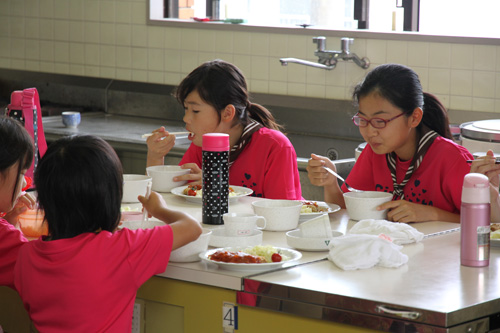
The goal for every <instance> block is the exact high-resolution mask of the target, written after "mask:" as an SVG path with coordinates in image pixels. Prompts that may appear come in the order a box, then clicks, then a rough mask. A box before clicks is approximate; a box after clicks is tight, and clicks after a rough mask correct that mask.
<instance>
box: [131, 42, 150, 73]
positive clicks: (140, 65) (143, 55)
mask: <svg viewBox="0 0 500 333" xmlns="http://www.w3.org/2000/svg"><path fill="white" fill-rule="evenodd" d="M147 68H148V50H147V49H145V48H142V47H133V48H132V69H133V70H146V69H147ZM132 74H134V72H132Z"/></svg>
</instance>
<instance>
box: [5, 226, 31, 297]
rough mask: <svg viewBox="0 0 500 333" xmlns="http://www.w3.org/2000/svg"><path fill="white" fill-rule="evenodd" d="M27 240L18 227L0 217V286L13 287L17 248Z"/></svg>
mask: <svg viewBox="0 0 500 333" xmlns="http://www.w3.org/2000/svg"><path fill="white" fill-rule="evenodd" d="M27 242H28V240H27V239H26V238H25V237H24V236H23V234H22V233H21V231H19V229H16V228H15V227H14V226H13V225H12V224H10V223H9V222H8V221H7V220H5V219H2V218H0V286H7V287H10V288H14V265H15V264H16V260H17V255H18V253H19V249H20V248H21V246H22V245H23V244H24V243H27Z"/></svg>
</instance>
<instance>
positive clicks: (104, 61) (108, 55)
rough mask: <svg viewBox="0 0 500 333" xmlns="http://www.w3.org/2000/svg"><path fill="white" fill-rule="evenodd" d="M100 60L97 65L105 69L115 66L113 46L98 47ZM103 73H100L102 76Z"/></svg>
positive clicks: (114, 49)
mask: <svg viewBox="0 0 500 333" xmlns="http://www.w3.org/2000/svg"><path fill="white" fill-rule="evenodd" d="M100 53H101V58H100V61H99V64H100V65H101V66H105V67H115V66H116V48H115V46H114V45H101V46H100ZM102 74H103V73H101V75H102Z"/></svg>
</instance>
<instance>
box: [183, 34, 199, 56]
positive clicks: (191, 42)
mask: <svg viewBox="0 0 500 333" xmlns="http://www.w3.org/2000/svg"><path fill="white" fill-rule="evenodd" d="M180 41H181V49H182V50H187V51H198V30H195V29H181V30H180Z"/></svg>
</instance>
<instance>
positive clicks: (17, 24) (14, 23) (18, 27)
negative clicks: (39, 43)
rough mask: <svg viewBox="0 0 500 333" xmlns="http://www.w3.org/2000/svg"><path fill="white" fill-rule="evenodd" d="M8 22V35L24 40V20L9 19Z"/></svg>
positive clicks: (17, 18)
mask: <svg viewBox="0 0 500 333" xmlns="http://www.w3.org/2000/svg"><path fill="white" fill-rule="evenodd" d="M8 22H9V28H10V35H11V36H12V37H14V38H24V35H25V25H24V19H19V17H10V18H9V21H8Z"/></svg>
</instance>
